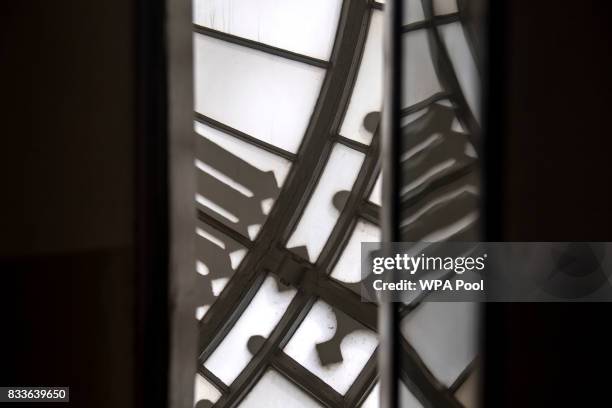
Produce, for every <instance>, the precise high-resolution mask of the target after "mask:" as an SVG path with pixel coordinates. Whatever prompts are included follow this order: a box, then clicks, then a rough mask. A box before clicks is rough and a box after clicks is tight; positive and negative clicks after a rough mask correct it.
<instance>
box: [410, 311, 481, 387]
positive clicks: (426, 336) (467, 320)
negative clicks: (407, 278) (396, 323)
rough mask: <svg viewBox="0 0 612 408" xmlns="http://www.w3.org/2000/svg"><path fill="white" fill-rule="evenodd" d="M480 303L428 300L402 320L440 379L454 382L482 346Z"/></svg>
mask: <svg viewBox="0 0 612 408" xmlns="http://www.w3.org/2000/svg"><path fill="white" fill-rule="evenodd" d="M477 324H478V305H477V304H476V303H470V302H424V303H423V304H422V305H421V306H419V307H418V308H417V309H415V310H414V311H413V312H412V313H410V314H409V315H408V316H406V317H405V318H404V320H402V323H401V331H402V334H403V335H404V337H405V338H406V340H408V342H409V343H410V344H411V345H412V346H413V347H414V348H415V350H416V351H417V353H418V354H419V356H420V357H421V358H422V359H423V362H424V363H425V365H426V366H427V367H428V368H429V370H431V372H432V373H433V374H434V376H436V378H437V379H438V380H440V382H442V383H443V384H445V385H447V386H450V385H451V384H452V383H453V382H454V381H455V380H456V379H457V377H458V376H459V375H460V374H461V373H462V372H463V370H464V369H465V368H466V367H467V366H468V364H470V363H471V362H472V360H474V358H475V357H476V353H477V350H478V344H477V341H478V330H477Z"/></svg>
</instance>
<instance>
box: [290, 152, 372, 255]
mask: <svg viewBox="0 0 612 408" xmlns="http://www.w3.org/2000/svg"><path fill="white" fill-rule="evenodd" d="M364 157H365V156H364V155H363V153H360V152H358V151H356V150H353V149H351V148H349V147H346V146H344V145H341V144H336V145H334V148H333V149H332V152H331V154H330V156H329V160H328V161H327V165H326V166H325V169H324V170H323V174H322V175H321V178H320V180H319V182H318V184H317V187H316V188H315V190H314V192H313V194H312V197H311V198H310V201H309V202H308V205H307V206H306V209H305V210H304V213H303V214H302V218H301V219H300V222H299V224H298V226H297V228H296V229H295V231H293V234H292V235H291V238H289V242H288V243H287V247H288V248H295V247H299V246H306V248H307V250H308V256H309V258H310V261H312V262H315V261H316V260H317V258H318V257H319V254H320V253H321V251H322V250H323V247H324V246H325V243H326V242H327V238H328V237H329V234H330V233H331V231H332V229H333V228H334V225H336V221H337V220H338V216H339V215H340V211H341V210H342V209H341V208H336V207H335V205H334V202H333V198H334V195H335V194H336V193H338V192H341V191H351V189H352V188H353V184H354V183H355V180H356V179H357V175H358V174H359V170H360V169H361V164H362V163H363V159H364Z"/></svg>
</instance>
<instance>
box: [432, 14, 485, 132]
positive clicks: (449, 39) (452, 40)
mask: <svg viewBox="0 0 612 408" xmlns="http://www.w3.org/2000/svg"><path fill="white" fill-rule="evenodd" d="M438 29H439V31H440V34H441V36H442V39H443V40H444V43H445V44H446V49H447V51H448V55H449V57H450V59H451V62H452V64H453V68H454V70H455V75H456V76H457V80H458V81H459V85H460V86H461V90H462V91H463V95H464V96H465V99H466V100H467V103H468V105H470V109H471V110H472V112H473V113H474V116H475V117H476V119H477V120H479V118H480V96H479V90H480V89H479V88H480V87H479V82H478V70H477V68H476V63H475V61H474V58H473V57H472V52H471V51H470V47H469V45H468V43H467V40H466V38H465V32H464V31H463V27H462V26H461V23H452V24H445V25H442V26H440V27H439V28H438Z"/></svg>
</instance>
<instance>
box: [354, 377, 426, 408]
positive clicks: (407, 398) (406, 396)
mask: <svg viewBox="0 0 612 408" xmlns="http://www.w3.org/2000/svg"><path fill="white" fill-rule="evenodd" d="M399 391H400V407H401V408H421V407H422V406H423V405H421V403H420V402H419V400H417V399H416V398H415V396H414V395H412V393H411V392H410V390H409V389H408V387H406V384H404V383H403V382H400V390H399ZM378 407H380V384H376V386H374V388H372V391H370V394H369V395H368V398H366V400H365V401H364V402H363V404H362V405H361V408H378Z"/></svg>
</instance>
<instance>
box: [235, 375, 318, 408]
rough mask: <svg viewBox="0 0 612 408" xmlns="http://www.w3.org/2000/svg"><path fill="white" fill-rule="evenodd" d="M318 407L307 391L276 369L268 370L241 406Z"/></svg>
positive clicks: (259, 407)
mask: <svg viewBox="0 0 612 408" xmlns="http://www.w3.org/2000/svg"><path fill="white" fill-rule="evenodd" d="M263 406H265V407H266V408H293V407H295V408H318V407H320V406H321V405H319V404H318V403H317V402H316V401H315V400H313V399H311V398H310V397H309V396H308V395H306V393H305V392H303V391H302V390H300V389H299V388H298V387H296V386H295V385H293V383H291V381H289V380H287V379H286V378H285V377H283V376H282V375H281V374H279V373H277V372H276V371H273V370H270V371H268V372H266V373H265V374H264V375H263V376H262V377H261V379H260V380H259V382H258V383H257V384H256V385H255V387H253V389H252V390H251V392H250V393H249V394H248V395H247V396H246V398H245V399H244V400H243V401H242V403H240V405H239V407H241V408H261V407H263Z"/></svg>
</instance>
